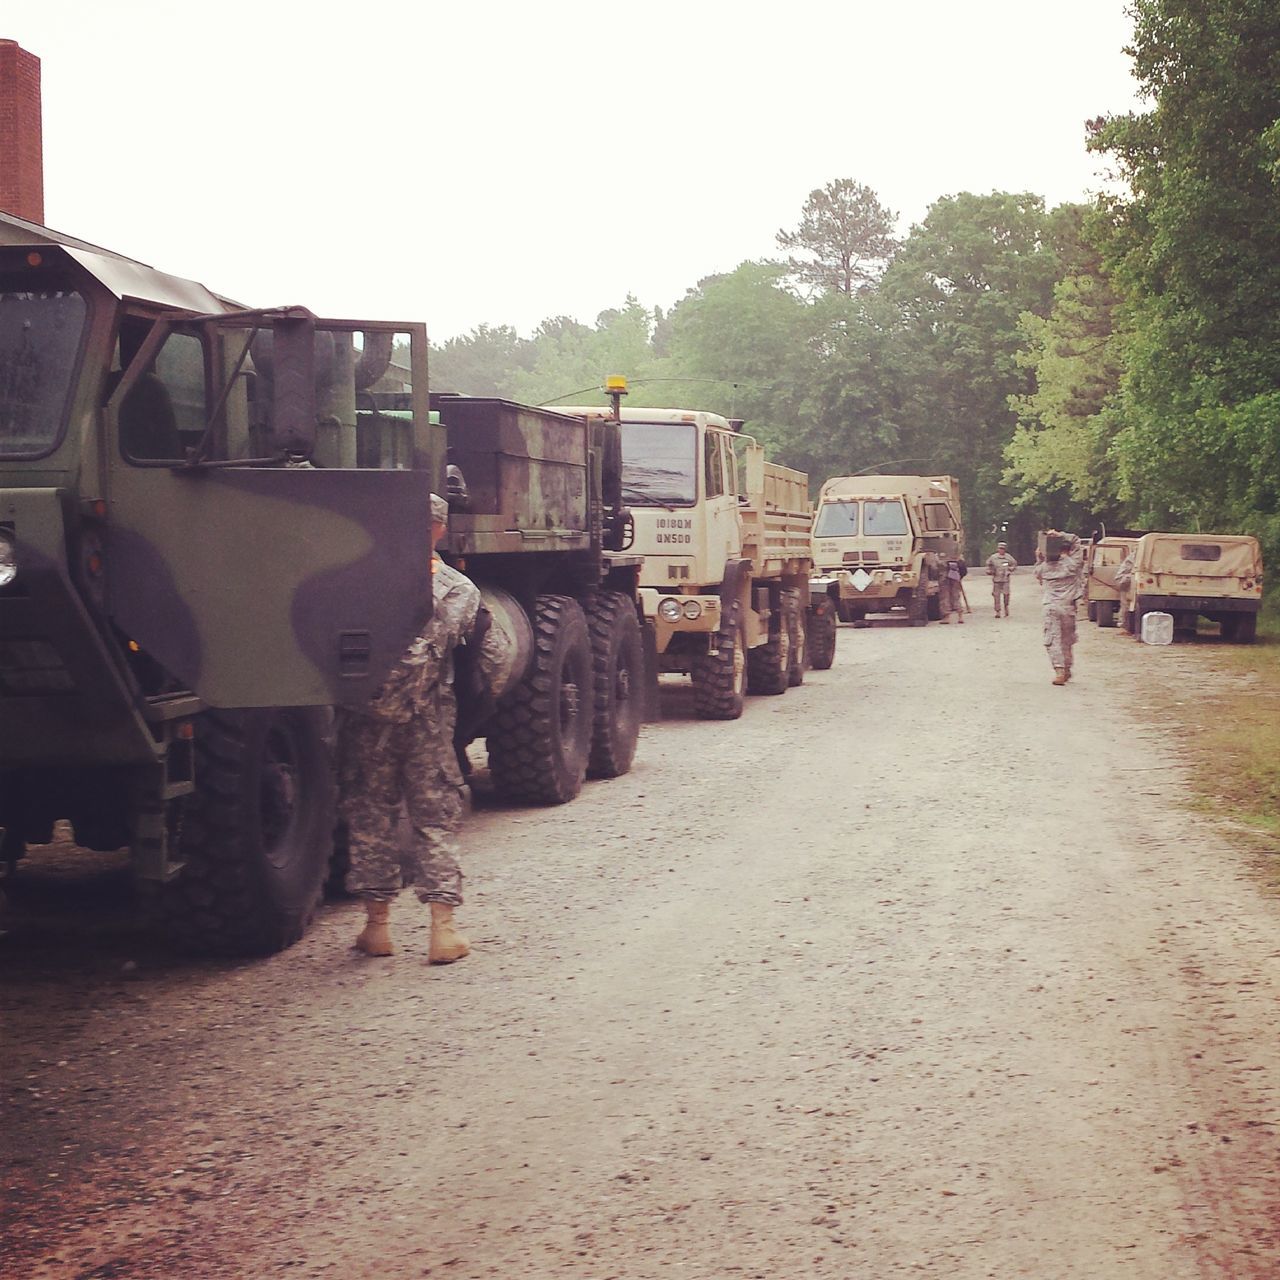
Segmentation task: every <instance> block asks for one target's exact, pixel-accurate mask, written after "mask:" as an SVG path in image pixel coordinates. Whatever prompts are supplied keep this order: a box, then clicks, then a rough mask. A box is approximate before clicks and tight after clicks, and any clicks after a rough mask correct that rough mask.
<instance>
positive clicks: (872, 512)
mask: <svg viewBox="0 0 1280 1280" xmlns="http://www.w3.org/2000/svg"><path fill="white" fill-rule="evenodd" d="M862 532H863V533H865V534H866V535H867V536H868V537H880V538H892V537H901V536H902V535H903V534H905V533H906V532H907V513H906V512H905V511H903V509H902V503H901V502H899V501H898V499H897V498H887V499H881V498H868V499H867V501H866V502H864V503H863V504H862Z"/></svg>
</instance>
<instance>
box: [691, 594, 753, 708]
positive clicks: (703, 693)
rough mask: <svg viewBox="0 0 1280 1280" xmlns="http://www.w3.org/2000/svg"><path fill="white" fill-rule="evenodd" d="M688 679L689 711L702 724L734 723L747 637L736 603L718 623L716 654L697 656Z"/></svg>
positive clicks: (742, 693) (742, 697) (742, 691)
mask: <svg viewBox="0 0 1280 1280" xmlns="http://www.w3.org/2000/svg"><path fill="white" fill-rule="evenodd" d="M689 675H690V678H691V679H692V681H693V709H694V711H696V712H697V713H698V715H700V716H701V717H702V718H703V719H704V720H736V719H738V717H739V716H740V715H742V708H743V704H744V702H745V701H746V692H747V637H746V632H745V631H744V630H743V626H742V614H741V605H740V604H739V602H738V601H737V600H735V601H734V602H733V604H732V605H730V606H729V609H728V611H727V613H726V616H725V617H724V618H723V619H722V620H721V624H720V637H719V652H718V653H700V654H698V655H697V656H696V657H695V658H694V659H693V664H692V668H691V670H690V672H689Z"/></svg>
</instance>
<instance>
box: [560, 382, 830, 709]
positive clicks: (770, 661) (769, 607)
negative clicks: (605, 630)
mask: <svg viewBox="0 0 1280 1280" xmlns="http://www.w3.org/2000/svg"><path fill="white" fill-rule="evenodd" d="M562 412H565V413H573V414H579V415H583V416H586V417H588V418H590V417H601V416H611V415H612V414H614V413H615V412H616V413H617V417H618V419H619V422H620V427H621V437H622V498H623V500H624V501H625V502H626V504H627V506H628V508H629V509H630V511H631V515H632V518H633V520H634V523H635V540H634V544H633V546H632V548H631V549H632V550H634V551H635V552H638V553H640V554H641V555H643V557H644V562H643V566H642V568H641V571H640V584H639V598H640V604H641V609H642V612H643V615H644V619H645V622H646V623H648V624H651V625H652V627H653V632H654V644H655V650H656V655H657V663H658V670H659V671H662V672H669V673H682V674H688V675H689V676H690V677H691V679H692V680H693V684H694V694H695V706H696V707H697V708H698V710H699V714H702V715H704V716H706V717H707V718H712V719H735V718H736V717H737V716H738V715H740V714H741V712H742V697H743V694H744V692H746V691H747V690H748V689H749V690H750V691H752V692H760V693H782V692H784V691H785V690H786V689H787V687H788V686H789V685H791V684H798V683H799V682H800V680H801V679H802V678H803V674H802V673H803V662H804V653H805V614H806V612H807V610H808V602H807V587H808V578H809V575H810V568H811V559H810V551H809V545H808V528H809V522H810V507H809V500H808V477H807V476H805V475H803V474H802V473H801V472H798V471H793V470H791V469H790V468H787V467H782V466H778V465H776V464H774V463H771V462H768V461H766V460H765V456H764V449H763V447H762V446H761V445H760V444H759V443H758V442H757V441H756V440H754V439H752V438H751V437H750V436H746V435H743V434H742V433H741V432H740V431H738V430H737V426H738V425H740V424H735V423H733V422H731V421H730V420H729V419H728V418H725V417H722V416H721V415H720V414H717V413H709V412H706V411H703V410H691V409H647V408H627V409H618V410H616V411H615V410H610V409H603V408H598V407H597V408H592V407H578V408H568V409H564V410H562ZM827 665H829V662H828V664H827Z"/></svg>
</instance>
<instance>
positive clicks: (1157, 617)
mask: <svg viewBox="0 0 1280 1280" xmlns="http://www.w3.org/2000/svg"><path fill="white" fill-rule="evenodd" d="M1142 643H1143V644H1172V643H1173V614H1171V613H1160V612H1159V611H1157V612H1155V613H1145V614H1143V615H1142Z"/></svg>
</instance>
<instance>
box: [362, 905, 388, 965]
mask: <svg viewBox="0 0 1280 1280" xmlns="http://www.w3.org/2000/svg"><path fill="white" fill-rule="evenodd" d="M364 909H365V911H366V913H367V915H368V918H367V919H366V920H365V925H364V928H363V929H362V930H361V931H360V936H359V937H358V938H357V939H356V941H355V948H356V950H357V951H363V952H364V953H365V955H367V956H393V955H395V953H396V949H395V947H393V946H392V945H391V931H390V930H389V929H388V927H387V922H388V921H389V920H390V919H391V903H389V902H366V903H365V904H364Z"/></svg>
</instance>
